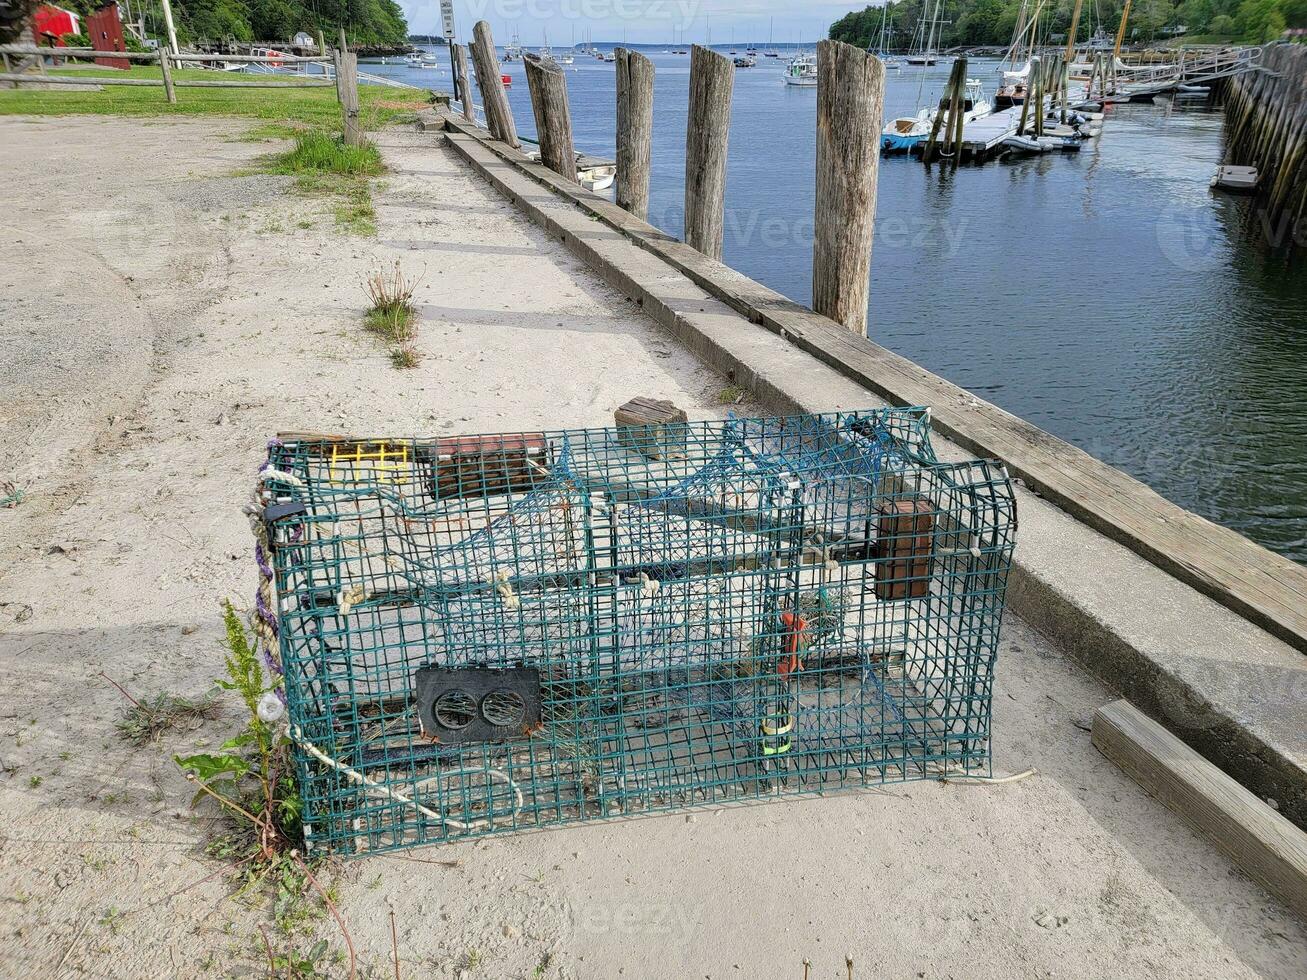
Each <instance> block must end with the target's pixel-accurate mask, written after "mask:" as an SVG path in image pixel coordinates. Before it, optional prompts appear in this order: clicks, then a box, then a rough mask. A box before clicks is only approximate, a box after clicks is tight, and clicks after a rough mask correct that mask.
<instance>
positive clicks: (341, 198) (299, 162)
mask: <svg viewBox="0 0 1307 980" xmlns="http://www.w3.org/2000/svg"><path fill="white" fill-rule="evenodd" d="M385 169H386V168H385V164H383V163H382V161H381V154H380V153H378V152H377V148H376V147H375V146H373V145H372V144H371V143H366V142H365V143H364V144H363V145H362V146H350V145H348V144H347V143H346V142H345V141H344V140H343V139H342V138H341V137H339V136H335V135H333V134H331V133H328V132H326V131H325V130H320V129H313V130H308V131H305V132H300V133H297V134H296V135H295V146H294V147H293V148H292V149H290V150H288V151H286V152H285V153H281V154H277V155H275V156H273V157H270V158H269V159H268V160H267V161H266V164H265V170H266V172H268V173H274V174H287V175H289V176H293V177H294V178H295V184H296V186H297V187H298V188H299V190H300V191H301V192H303V193H305V194H322V195H326V196H329V197H335V198H336V199H337V200H336V204H335V205H334V207H333V211H334V212H335V216H336V224H337V225H339V226H340V227H341V228H342V229H344V230H345V231H348V232H350V233H352V234H357V235H375V234H376V232H377V226H376V220H377V212H376V210H375V209H374V208H373V207H372V191H371V188H370V187H369V185H368V178H370V177H376V176H378V175H380V174H382V173H384V172H385Z"/></svg>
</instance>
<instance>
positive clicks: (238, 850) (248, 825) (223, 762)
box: [174, 603, 355, 976]
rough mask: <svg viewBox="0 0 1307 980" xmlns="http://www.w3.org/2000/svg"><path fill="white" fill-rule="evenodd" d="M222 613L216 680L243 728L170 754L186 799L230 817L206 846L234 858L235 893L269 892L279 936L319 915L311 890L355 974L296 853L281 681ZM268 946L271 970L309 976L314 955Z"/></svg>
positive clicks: (235, 621) (331, 908)
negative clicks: (187, 784) (222, 659)
mask: <svg viewBox="0 0 1307 980" xmlns="http://www.w3.org/2000/svg"><path fill="white" fill-rule="evenodd" d="M223 620H224V623H225V625H226V631H227V637H226V646H227V657H226V667H227V676H226V678H224V679H221V680H219V681H218V682H217V683H218V686H219V687H220V688H221V689H223V690H225V691H233V692H235V693H236V694H237V696H238V697H239V698H240V700H241V701H242V702H243V703H244V705H245V707H246V709H247V710H248V712H249V716H248V719H247V720H246V723H245V727H244V728H243V729H242V730H241V731H240V732H239V733H237V734H236V735H235V736H233V737H232V738H230V739H228V740H227V741H226V742H224V743H223V744H222V745H221V746H220V747H219V749H218V751H217V752H201V753H197V754H195V755H189V756H174V759H175V761H176V763H177V765H178V766H180V767H181V769H182V770H183V771H184V772H185V773H186V778H187V779H189V780H191V781H192V782H193V783H195V785H196V787H197V791H196V794H195V798H194V799H193V800H192V801H191V802H192V805H195V804H198V803H199V802H200V801H201V800H203V799H204V798H205V797H209V798H211V799H213V800H214V801H215V802H216V803H217V804H218V806H219V807H220V808H221V809H222V811H223V812H224V813H225V814H226V815H227V816H228V817H230V818H231V820H232V823H233V826H232V829H231V831H230V832H229V833H227V834H224V835H222V836H220V837H216V838H214V839H213V840H212V841H211V842H210V843H209V846H208V848H207V850H208V853H209V854H210V855H211V856H213V857H217V858H221V859H223V860H227V861H231V862H233V864H234V869H233V870H234V872H235V873H236V875H237V877H238V878H239V879H240V881H241V887H240V889H239V891H238V892H237V895H238V896H240V897H245V896H249V895H251V894H254V893H256V892H262V893H264V894H267V895H268V896H269V897H270V899H271V902H270V911H271V913H272V917H273V921H274V922H275V923H276V925H277V928H278V930H279V931H280V932H281V933H282V934H283V935H285V936H290V935H291V934H292V933H295V932H297V931H298V930H299V929H300V928H301V927H302V926H303V925H304V924H305V923H307V922H308V921H310V920H311V919H312V918H314V917H316V916H319V915H321V908H319V907H318V906H317V905H316V904H315V903H314V902H313V900H312V896H313V895H314V894H316V895H317V896H318V898H319V899H320V900H321V907H324V908H325V909H326V910H327V911H328V912H330V913H331V915H332V916H333V917H334V918H335V920H336V922H337V924H338V925H339V926H340V929H341V933H342V934H343V936H344V938H345V944H346V946H347V947H348V949H349V960H350V973H351V975H353V973H354V961H355V958H354V945H353V941H352V939H351V938H350V935H349V930H348V929H347V928H346V926H345V921H344V919H343V918H341V915H340V913H339V912H338V911H337V908H336V903H335V900H334V898H333V896H332V893H331V891H330V890H329V889H325V888H323V887H322V885H321V884H320V883H319V881H318V879H317V876H316V875H314V873H313V869H312V868H311V867H310V866H309V864H308V863H307V862H306V861H305V860H304V859H303V858H302V857H301V856H300V855H301V853H302V851H303V849H304V828H303V825H302V823H301V815H302V800H301V798H300V794H299V788H298V787H297V786H296V784H295V780H294V777H293V774H292V773H293V765H292V760H291V756H290V742H289V740H288V738H287V730H286V727H285V725H284V724H283V723H282V721H281V719H282V717H283V716H284V714H285V705H284V703H283V701H282V698H281V692H280V690H279V688H280V687H281V681H280V679H279V678H277V677H271V678H269V677H265V674H264V671H263V666H262V663H261V661H260V658H259V654H258V652H257V650H256V649H255V647H254V645H253V644H252V643H251V642H250V638H249V635H248V633H247V632H246V629H245V625H244V624H243V623H242V622H241V619H240V617H239V616H237V615H236V611H235V610H234V609H233V608H232V607H231V603H226V605H225V607H224V610H223ZM266 938H267V937H266V933H265V940H266ZM324 948H325V947H324ZM267 952H268V958H269V961H270V962H276V961H277V960H278V958H280V959H281V960H282V961H283V963H282V968H281V969H279V970H276V971H274V972H275V974H276V975H279V976H280V975H291V976H312V975H314V974H312V973H305V972H304V969H303V964H304V963H308V965H309V967H310V968H312V964H313V963H314V962H316V957H310V958H309V959H307V960H306V959H304V958H303V957H301V956H298V955H292V954H287V953H282V954H280V955H279V954H277V953H275V952H274V951H273V949H272V947H271V944H270V943H269V945H268V950H267ZM296 963H299V964H300V966H296V965H295V964H296Z"/></svg>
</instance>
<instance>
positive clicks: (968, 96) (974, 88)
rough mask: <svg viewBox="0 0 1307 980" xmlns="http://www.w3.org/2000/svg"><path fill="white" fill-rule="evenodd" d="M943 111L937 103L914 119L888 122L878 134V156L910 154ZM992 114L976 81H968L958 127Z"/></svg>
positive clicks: (927, 136) (900, 118)
mask: <svg viewBox="0 0 1307 980" xmlns="http://www.w3.org/2000/svg"><path fill="white" fill-rule="evenodd" d="M945 111H946V110H945V107H944V106H943V103H942V102H941V104H940V105H939V106H936V107H934V108H930V107H927V108H925V109H922V110H920V111H919V112H918V113H917V114H916V115H915V116H900V117H899V118H898V119H891V120H890V121H889V123H888V124H886V126H885V128H884V129H882V130H881V134H880V148H881V152H883V153H910V152H911V151H912V150H914V149H915V148H916V147H917V146H918V145H920V144H921V143H922V142H924V141H925V140H927V139H928V138H929V137H930V131H931V129H932V128H933V127H934V125H935V117H936V116H938V115H939V114H940V112H945ZM993 111H994V107H993V105H991V104H990V102H989V100H988V99H986V98H985V92H984V89H983V88H982V86H981V84H980V79H978V78H968V79H967V87H966V93H965V95H964V96H963V99H962V124H963V125H964V126H965V125H966V124H967V123H970V122H974V121H975V120H977V119H980V118H982V117H984V116H988V115H989V114H990V113H991V112H993ZM946 114H947V113H946Z"/></svg>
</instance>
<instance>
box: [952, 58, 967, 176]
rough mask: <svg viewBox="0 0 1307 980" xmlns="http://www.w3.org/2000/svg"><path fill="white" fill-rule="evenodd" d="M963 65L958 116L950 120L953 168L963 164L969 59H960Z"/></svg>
mask: <svg viewBox="0 0 1307 980" xmlns="http://www.w3.org/2000/svg"><path fill="white" fill-rule="evenodd" d="M958 61H960V62H961V63H962V70H961V72H960V73H959V77H958V94H957V113H956V116H955V117H954V118H952V119H950V120H949V122H950V123H951V124H952V125H953V127H954V129H953V166H954V168H956V167H957V165H958V164H959V163H961V162H962V127H963V126H964V125H965V124H966V116H967V59H966V58H959V59H958Z"/></svg>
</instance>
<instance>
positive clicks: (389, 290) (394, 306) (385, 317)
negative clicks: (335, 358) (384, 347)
mask: <svg viewBox="0 0 1307 980" xmlns="http://www.w3.org/2000/svg"><path fill="white" fill-rule="evenodd" d="M421 284H422V280H421V277H418V276H408V275H406V274H405V273H404V269H403V267H401V266H400V264H399V263H398V262H396V263H395V264H394V266H393V267H392V268H390V269H386V268H384V267H382V268H378V269H376V270H375V271H374V272H372V273H370V274H369V275H368V277H367V278H366V279H365V280H364V281H363V291H364V292H365V293H367V297H368V303H369V306H368V311H367V312H366V313H365V314H364V315H363V323H364V325H365V326H366V327H367V328H368V329H369V330H370V331H372V332H373V333H375V334H377V335H378V336H380V337H383V338H384V339H386V340H387V341H389V342H390V344H391V348H390V362H391V363H392V364H393V365H395V367H397V368H413V367H417V365H418V361H419V360H420V359H421V355H420V354H419V353H418V350H417V347H416V346H415V345H414V343H413V341H414V340H415V339H416V338H417V318H418V317H417V307H415V306H414V305H413V294H414V293H416V292H417V289H418V286H420V285H421Z"/></svg>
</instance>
